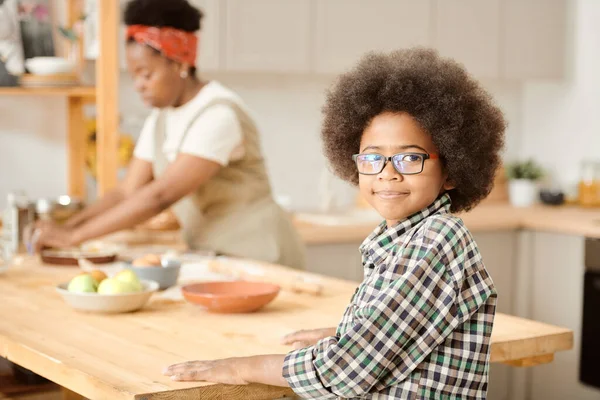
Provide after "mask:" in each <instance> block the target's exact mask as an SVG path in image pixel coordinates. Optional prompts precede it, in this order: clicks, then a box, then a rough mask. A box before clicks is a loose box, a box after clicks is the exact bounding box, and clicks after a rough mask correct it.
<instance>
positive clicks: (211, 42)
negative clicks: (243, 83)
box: [190, 0, 222, 71]
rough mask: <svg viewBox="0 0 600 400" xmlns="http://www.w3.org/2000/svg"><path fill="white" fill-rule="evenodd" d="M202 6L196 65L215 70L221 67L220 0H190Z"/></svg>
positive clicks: (202, 68) (202, 69) (201, 68)
mask: <svg viewBox="0 0 600 400" xmlns="http://www.w3.org/2000/svg"><path fill="white" fill-rule="evenodd" d="M190 3H192V4H193V5H194V6H196V7H198V8H200V10H202V13H203V14H204V17H203V18H202V25H201V29H200V34H199V38H200V39H199V40H198V43H199V47H200V49H199V52H198V57H197V58H196V65H197V66H198V69H200V70H201V71H215V70H218V69H219V68H220V67H221V63H220V60H221V56H220V54H221V46H222V43H221V37H220V35H219V29H220V26H221V25H222V23H221V21H222V15H221V8H220V2H219V0H190Z"/></svg>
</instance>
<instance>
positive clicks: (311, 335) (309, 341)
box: [281, 328, 336, 349]
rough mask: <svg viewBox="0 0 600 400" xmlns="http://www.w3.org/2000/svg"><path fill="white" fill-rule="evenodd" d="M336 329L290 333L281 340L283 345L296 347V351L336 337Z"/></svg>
mask: <svg viewBox="0 0 600 400" xmlns="http://www.w3.org/2000/svg"><path fill="white" fill-rule="evenodd" d="M335 330H336V329H335V328H321V329H308V330H301V331H297V332H293V333H290V334H289V335H286V336H284V337H283V339H282V340H281V344H287V345H292V346H294V349H302V348H304V347H308V346H312V345H314V344H316V343H317V342H318V341H319V340H321V339H323V338H326V337H329V336H334V335H335Z"/></svg>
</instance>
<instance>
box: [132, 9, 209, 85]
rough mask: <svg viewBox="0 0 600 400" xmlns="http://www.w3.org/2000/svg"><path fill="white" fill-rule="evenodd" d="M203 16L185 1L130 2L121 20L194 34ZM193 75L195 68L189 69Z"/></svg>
mask: <svg viewBox="0 0 600 400" xmlns="http://www.w3.org/2000/svg"><path fill="white" fill-rule="evenodd" d="M203 16H204V14H203V13H202V11H200V10H199V9H198V8H196V7H194V6H192V5H191V4H190V3H189V2H188V1H187V0H131V1H130V2H129V3H127V6H126V8H125V14H124V16H123V19H124V22H125V25H146V26H155V27H158V28H162V27H171V28H175V29H180V30H182V31H185V32H196V31H199V30H200V29H201V21H202V17H203ZM132 40H133V39H130V41H132ZM195 73H196V68H195V67H192V68H190V74H192V75H194V74H195Z"/></svg>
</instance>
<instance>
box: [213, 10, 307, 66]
mask: <svg viewBox="0 0 600 400" xmlns="http://www.w3.org/2000/svg"><path fill="white" fill-rule="evenodd" d="M310 10H311V2H310V1H306V0H228V1H227V2H226V11H225V14H226V19H225V31H226V35H225V41H226V45H225V54H226V57H225V68H226V69H227V70H230V71H265V72H309V70H310V35H311V24H310Z"/></svg>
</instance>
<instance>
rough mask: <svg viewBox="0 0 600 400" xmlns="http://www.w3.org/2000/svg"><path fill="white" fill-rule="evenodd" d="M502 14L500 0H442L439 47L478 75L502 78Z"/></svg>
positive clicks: (437, 31) (438, 16) (437, 35)
mask: <svg viewBox="0 0 600 400" xmlns="http://www.w3.org/2000/svg"><path fill="white" fill-rule="evenodd" d="M499 14H500V1H499V0H485V1H481V0H461V1H438V2H437V3H436V10H435V15H436V27H435V39H434V43H435V46H436V47H437V48H438V50H439V51H440V54H442V55H444V56H447V57H452V58H454V59H455V60H457V61H459V62H460V63H462V64H464V65H465V67H466V68H467V70H468V71H469V72H470V73H472V74H473V75H475V76H476V77H478V78H498V77H499V69H500V68H499V67H500V57H499V56H500V16H499Z"/></svg>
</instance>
